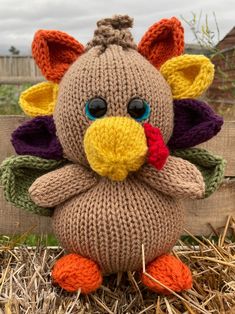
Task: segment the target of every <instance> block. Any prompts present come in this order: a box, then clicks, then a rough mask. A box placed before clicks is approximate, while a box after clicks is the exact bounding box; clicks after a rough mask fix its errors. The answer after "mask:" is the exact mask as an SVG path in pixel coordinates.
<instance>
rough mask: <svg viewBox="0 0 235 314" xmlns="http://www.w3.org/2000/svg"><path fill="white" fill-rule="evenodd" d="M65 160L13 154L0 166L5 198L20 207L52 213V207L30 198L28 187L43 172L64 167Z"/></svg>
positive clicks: (48, 214)
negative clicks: (45, 206)
mask: <svg viewBox="0 0 235 314" xmlns="http://www.w3.org/2000/svg"><path fill="white" fill-rule="evenodd" d="M65 163H66V161H65V160H52V159H43V158H40V157H35V156H28V155H23V156H22V155H21V156H12V157H9V158H7V159H5V160H4V161H3V163H2V164H1V166H0V181H1V184H2V186H3V191H4V195H5V198H6V200H7V201H8V202H10V203H12V204H13V205H15V206H16V207H18V208H22V209H25V210H27V211H29V212H32V213H35V214H38V215H42V216H50V215H52V212H53V209H52V208H43V207H40V206H38V205H36V204H35V203H34V202H33V201H32V200H31V198H30V196H29V193H28V189H29V187H30V186H31V184H32V183H33V182H34V181H35V180H36V179H37V178H38V177H40V176H42V175H43V174H45V173H47V172H49V171H52V170H55V169H57V168H60V167H62V166H63V165H64V164H65Z"/></svg>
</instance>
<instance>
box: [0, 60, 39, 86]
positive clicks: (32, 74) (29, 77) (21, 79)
mask: <svg viewBox="0 0 235 314" xmlns="http://www.w3.org/2000/svg"><path fill="white" fill-rule="evenodd" d="M43 80H44V78H43V76H42V74H41V72H40V70H39V68H38V67H37V65H36V64H35V62H34V59H33V58H32V57H30V56H14V57H12V56H0V84H3V83H4V84H23V83H37V82H41V81H43Z"/></svg>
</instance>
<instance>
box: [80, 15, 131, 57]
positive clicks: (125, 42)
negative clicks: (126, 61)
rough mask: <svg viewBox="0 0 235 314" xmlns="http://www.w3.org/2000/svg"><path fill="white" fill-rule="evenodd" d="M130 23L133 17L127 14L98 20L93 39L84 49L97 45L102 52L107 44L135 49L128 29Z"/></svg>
mask: <svg viewBox="0 0 235 314" xmlns="http://www.w3.org/2000/svg"><path fill="white" fill-rule="evenodd" d="M132 24H133V19H132V18H130V17H129V16H128V15H115V16H114V17H113V18H106V19H102V20H100V21H98V22H97V26H98V28H97V29H96V30H95V32H94V37H93V39H92V40H91V41H90V42H89V43H88V44H87V46H86V50H89V49H91V48H92V47H95V46H99V48H100V52H104V51H105V49H106V48H107V47H108V46H109V45H119V46H121V47H122V48H123V49H127V48H132V49H137V46H136V44H135V43H134V40H133V37H132V34H131V32H130V31H129V30H128V28H130V27H132Z"/></svg>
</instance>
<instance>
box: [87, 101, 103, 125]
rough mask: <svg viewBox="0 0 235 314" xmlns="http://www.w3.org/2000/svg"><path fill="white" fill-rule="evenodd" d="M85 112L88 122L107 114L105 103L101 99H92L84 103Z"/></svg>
mask: <svg viewBox="0 0 235 314" xmlns="http://www.w3.org/2000/svg"><path fill="white" fill-rule="evenodd" d="M85 111H86V115H87V117H88V118H89V119H90V120H95V119H97V118H101V117H103V116H104V115H105V114H106V112H107V103H106V101H105V100H104V99H103V98H100V97H97V98H92V99H90V100H89V101H88V102H87V103H86V109H85Z"/></svg>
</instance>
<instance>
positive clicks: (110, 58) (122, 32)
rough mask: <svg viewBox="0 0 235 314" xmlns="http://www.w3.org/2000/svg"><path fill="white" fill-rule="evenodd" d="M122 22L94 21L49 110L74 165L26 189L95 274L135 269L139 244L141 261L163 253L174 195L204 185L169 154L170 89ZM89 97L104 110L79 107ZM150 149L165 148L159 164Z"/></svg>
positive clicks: (175, 218)
mask: <svg viewBox="0 0 235 314" xmlns="http://www.w3.org/2000/svg"><path fill="white" fill-rule="evenodd" d="M131 24H132V20H131V19H130V18H129V17H127V16H124V17H120V16H117V17H114V18H113V19H105V20H102V21H100V22H98V29H97V30H96V31H95V36H94V38H93V40H91V41H90V42H89V44H88V46H87V47H86V50H85V52H84V53H83V54H82V55H79V58H78V59H77V60H76V61H75V62H74V63H73V64H72V65H71V66H70V67H69V69H68V71H67V72H66V73H65V74H64V76H63V78H62V80H61V81H60V85H59V94H58V99H57V103H56V107H55V112H54V115H53V118H54V121H55V125H56V131H57V136H58V139H59V141H60V143H61V146H62V148H63V152H64V155H65V157H66V158H67V159H68V160H70V161H72V162H73V165H68V166H67V167H63V168H61V169H59V170H56V171H54V172H50V173H48V174H46V175H44V176H42V177H40V178H38V179H37V180H36V181H35V182H34V183H33V185H32V186H31V188H30V196H31V198H32V199H33V201H34V202H35V203H36V204H41V203H43V206H48V207H54V206H56V207H55V211H54V214H53V219H52V221H53V228H54V232H55V234H56V236H57V238H58V239H59V241H60V243H61V245H62V246H63V248H65V250H66V251H67V252H70V253H71V252H73V253H76V254H79V255H81V256H83V257H87V258H89V259H91V260H93V261H95V262H97V263H98V265H99V266H100V267H101V270H102V272H103V273H104V274H109V273H115V272H120V271H128V270H130V271H132V270H139V269H141V266H142V251H141V248H142V244H143V245H144V248H145V262H146V263H148V262H150V261H152V260H154V259H155V258H157V257H159V256H160V255H162V254H165V253H167V252H168V251H169V250H170V249H171V248H172V247H173V245H174V244H175V242H176V241H177V239H178V237H179V235H180V233H181V231H182V226H183V209H182V207H181V205H180V203H179V201H178V198H183V197H190V198H200V197H202V196H203V194H204V192H205V184H204V181H203V177H202V175H201V173H200V172H199V170H198V169H197V168H196V167H195V166H194V165H192V164H191V163H190V162H188V161H186V160H183V159H181V158H176V157H172V156H168V155H169V151H168V149H167V147H166V144H167V142H168V141H169V139H170V137H171V134H172V130H173V104H172V103H173V97H172V94H171V89H170V86H169V85H168V83H167V82H166V80H165V79H164V77H163V76H162V75H161V73H160V72H159V71H158V70H157V69H156V68H155V67H154V65H152V64H151V63H150V62H149V61H148V60H147V59H146V58H145V57H143V56H142V55H141V54H140V53H139V52H138V51H137V50H136V45H135V43H134V42H133V40H132V36H131V34H130V32H129V31H128V30H127V29H126V28H128V27H130V26H131ZM97 99H98V100H99V102H98V103H100V101H101V103H102V104H103V105H105V112H104V113H103V114H102V115H101V116H95V117H94V115H91V114H90V112H89V111H88V112H87V105H91V104H92V101H93V100H94V101H97ZM135 100H138V101H140V102H141V104H142V105H144V106H145V107H144V108H145V109H146V108H149V111H148V114H147V115H146V116H144V118H143V119H137V118H136V117H135V115H133V112H131V110H129V109H130V108H129V105H131V104H133V101H135ZM88 107H89V106H88ZM88 109H89V108H88ZM93 109H94V108H93ZM137 109H138V108H137ZM89 110H90V109H89ZM94 120H96V121H94ZM146 125H147V127H148V128H146ZM146 130H148V132H146ZM151 130H152V131H151ZM154 130H155V131H156V132H157V131H158V132H157V133H156V132H155V133H151V132H154ZM150 133H151V134H150ZM154 134H155V135H156V134H158V140H157V136H155V135H154ZM153 135H154V136H153ZM153 138H154V141H153ZM152 148H154V151H153V150H152ZM151 152H152V156H154V157H156V158H157V157H158V155H159V156H163V155H164V153H165V152H167V156H166V158H165V159H164V162H163V164H162V166H161V167H159V168H158V167H157V164H156V163H155V167H153V165H154V163H153V162H150V159H149V156H150V155H151ZM155 155H156V156H155ZM151 160H153V159H151ZM147 163H149V164H147ZM150 164H151V165H150Z"/></svg>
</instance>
